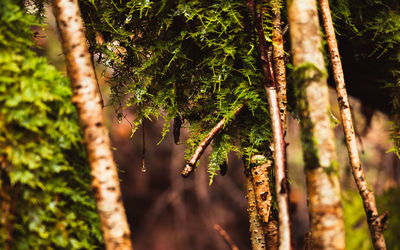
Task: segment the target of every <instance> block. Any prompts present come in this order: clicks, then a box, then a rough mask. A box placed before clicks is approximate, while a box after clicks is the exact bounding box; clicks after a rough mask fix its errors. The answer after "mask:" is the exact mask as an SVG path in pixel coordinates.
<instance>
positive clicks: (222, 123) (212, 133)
mask: <svg viewBox="0 0 400 250" xmlns="http://www.w3.org/2000/svg"><path fill="white" fill-rule="evenodd" d="M244 106H245V104H242V105H240V106H239V107H238V108H237V109H236V110H235V112H234V115H235V116H237V115H238V114H239V112H240V111H241V110H242V109H243V107H244ZM225 124H226V118H223V119H222V120H221V121H219V122H218V123H217V125H215V127H214V128H213V129H211V131H210V132H209V133H208V134H207V135H206V137H204V139H203V140H202V141H201V142H200V144H199V146H198V147H197V148H196V150H195V151H194V153H193V155H192V157H191V158H190V160H189V161H188V162H187V163H186V165H185V168H184V169H183V170H182V171H181V174H182V176H183V177H188V176H189V175H190V174H191V173H192V172H193V170H194V167H195V166H196V163H197V161H198V160H199V158H200V157H201V155H202V154H203V153H204V151H205V150H206V148H207V147H208V145H209V144H210V143H211V141H212V140H213V139H214V137H215V136H216V135H218V134H219V133H220V132H221V131H222V129H223V128H224V126H225Z"/></svg>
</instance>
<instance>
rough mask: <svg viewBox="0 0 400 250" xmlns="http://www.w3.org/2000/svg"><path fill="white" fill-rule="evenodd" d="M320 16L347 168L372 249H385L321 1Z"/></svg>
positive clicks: (326, 11)
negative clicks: (365, 221) (341, 129)
mask: <svg viewBox="0 0 400 250" xmlns="http://www.w3.org/2000/svg"><path fill="white" fill-rule="evenodd" d="M319 2H320V7H321V13H322V18H323V23H324V28H325V34H326V40H327V43H328V48H329V54H330V59H331V63H332V70H333V77H334V79H335V83H336V92H337V95H338V102H339V108H340V115H341V117H342V123H343V130H344V134H345V137H346V145H347V149H348V152H349V159H350V166H351V170H352V173H353V177H354V181H355V182H356V185H357V188H358V191H359V193H360V195H361V198H362V200H363V204H364V209H365V214H366V216H367V222H368V227H369V231H370V233H371V237H372V243H373V245H374V248H375V249H380V250H384V249H386V244H385V238H384V237H383V227H384V225H382V224H381V223H376V219H377V218H378V209H377V207H376V203H375V196H374V193H373V192H372V191H371V190H370V189H369V188H368V184H367V180H366V179H365V175H364V170H363V169H362V167H361V161H360V156H359V154H358V148H357V140H356V135H355V132H354V127H353V120H352V116H351V110H350V104H349V99H348V97H347V91H346V84H345V81H344V74H343V69H342V62H341V60H340V54H339V49H338V45H337V41H336V35H335V30H334V28H333V22H332V16H331V11H330V8H329V1H328V0H320V1H319Z"/></svg>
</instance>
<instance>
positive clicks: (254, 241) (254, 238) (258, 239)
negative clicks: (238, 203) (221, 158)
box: [246, 174, 265, 250]
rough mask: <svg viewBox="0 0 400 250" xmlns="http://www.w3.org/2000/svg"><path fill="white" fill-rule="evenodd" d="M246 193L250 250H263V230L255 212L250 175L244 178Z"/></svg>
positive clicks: (255, 205)
mask: <svg viewBox="0 0 400 250" xmlns="http://www.w3.org/2000/svg"><path fill="white" fill-rule="evenodd" d="M246 186H247V188H246V191H247V201H248V203H249V207H248V209H247V212H248V213H249V222H250V241H251V249H252V250H264V249H265V237H264V230H263V228H262V226H261V222H260V219H259V217H258V212H257V203H256V196H255V193H254V187H253V182H252V180H251V175H250V174H248V175H247V176H246Z"/></svg>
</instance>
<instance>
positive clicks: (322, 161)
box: [288, 0, 345, 249]
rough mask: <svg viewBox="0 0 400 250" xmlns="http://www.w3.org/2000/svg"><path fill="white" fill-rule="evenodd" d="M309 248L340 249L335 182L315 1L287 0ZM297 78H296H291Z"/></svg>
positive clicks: (340, 221)
mask: <svg viewBox="0 0 400 250" xmlns="http://www.w3.org/2000/svg"><path fill="white" fill-rule="evenodd" d="M288 14H289V25H290V37H291V48H292V52H293V53H292V54H293V64H294V66H295V72H294V73H295V77H296V76H297V77H298V78H297V79H296V81H297V86H296V90H295V91H296V92H297V95H298V107H299V113H300V119H301V121H300V123H301V130H302V144H303V155H304V161H305V172H306V182H307V192H308V199H309V203H308V210H309V214H310V219H311V222H310V225H311V244H312V247H313V249H345V237H344V225H343V214H342V213H343V212H342V205H341V199H340V183H339V178H338V173H337V171H338V170H337V164H336V153H335V143H334V134H333V128H332V126H331V122H330V117H329V112H330V111H329V96H328V86H327V82H326V74H324V72H325V66H324V59H323V55H322V52H321V46H322V45H321V37H320V26H319V21H318V13H317V6H316V2H315V0H289V1H288ZM296 74H297V75H296Z"/></svg>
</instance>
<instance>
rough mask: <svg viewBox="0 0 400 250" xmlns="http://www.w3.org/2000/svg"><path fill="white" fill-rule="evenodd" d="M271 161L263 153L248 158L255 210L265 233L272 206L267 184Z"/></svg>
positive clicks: (269, 188) (269, 189)
mask: <svg viewBox="0 0 400 250" xmlns="http://www.w3.org/2000/svg"><path fill="white" fill-rule="evenodd" d="M271 168H272V161H271V160H270V159H268V158H267V157H265V156H264V155H254V156H253V157H251V160H250V169H251V175H252V182H253V187H254V195H255V199H256V205H257V211H258V215H259V219H260V222H261V225H262V227H263V229H264V232H265V233H266V232H267V231H268V221H269V216H270V212H271V206H272V194H271V187H270V186H269V173H270V171H271Z"/></svg>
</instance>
